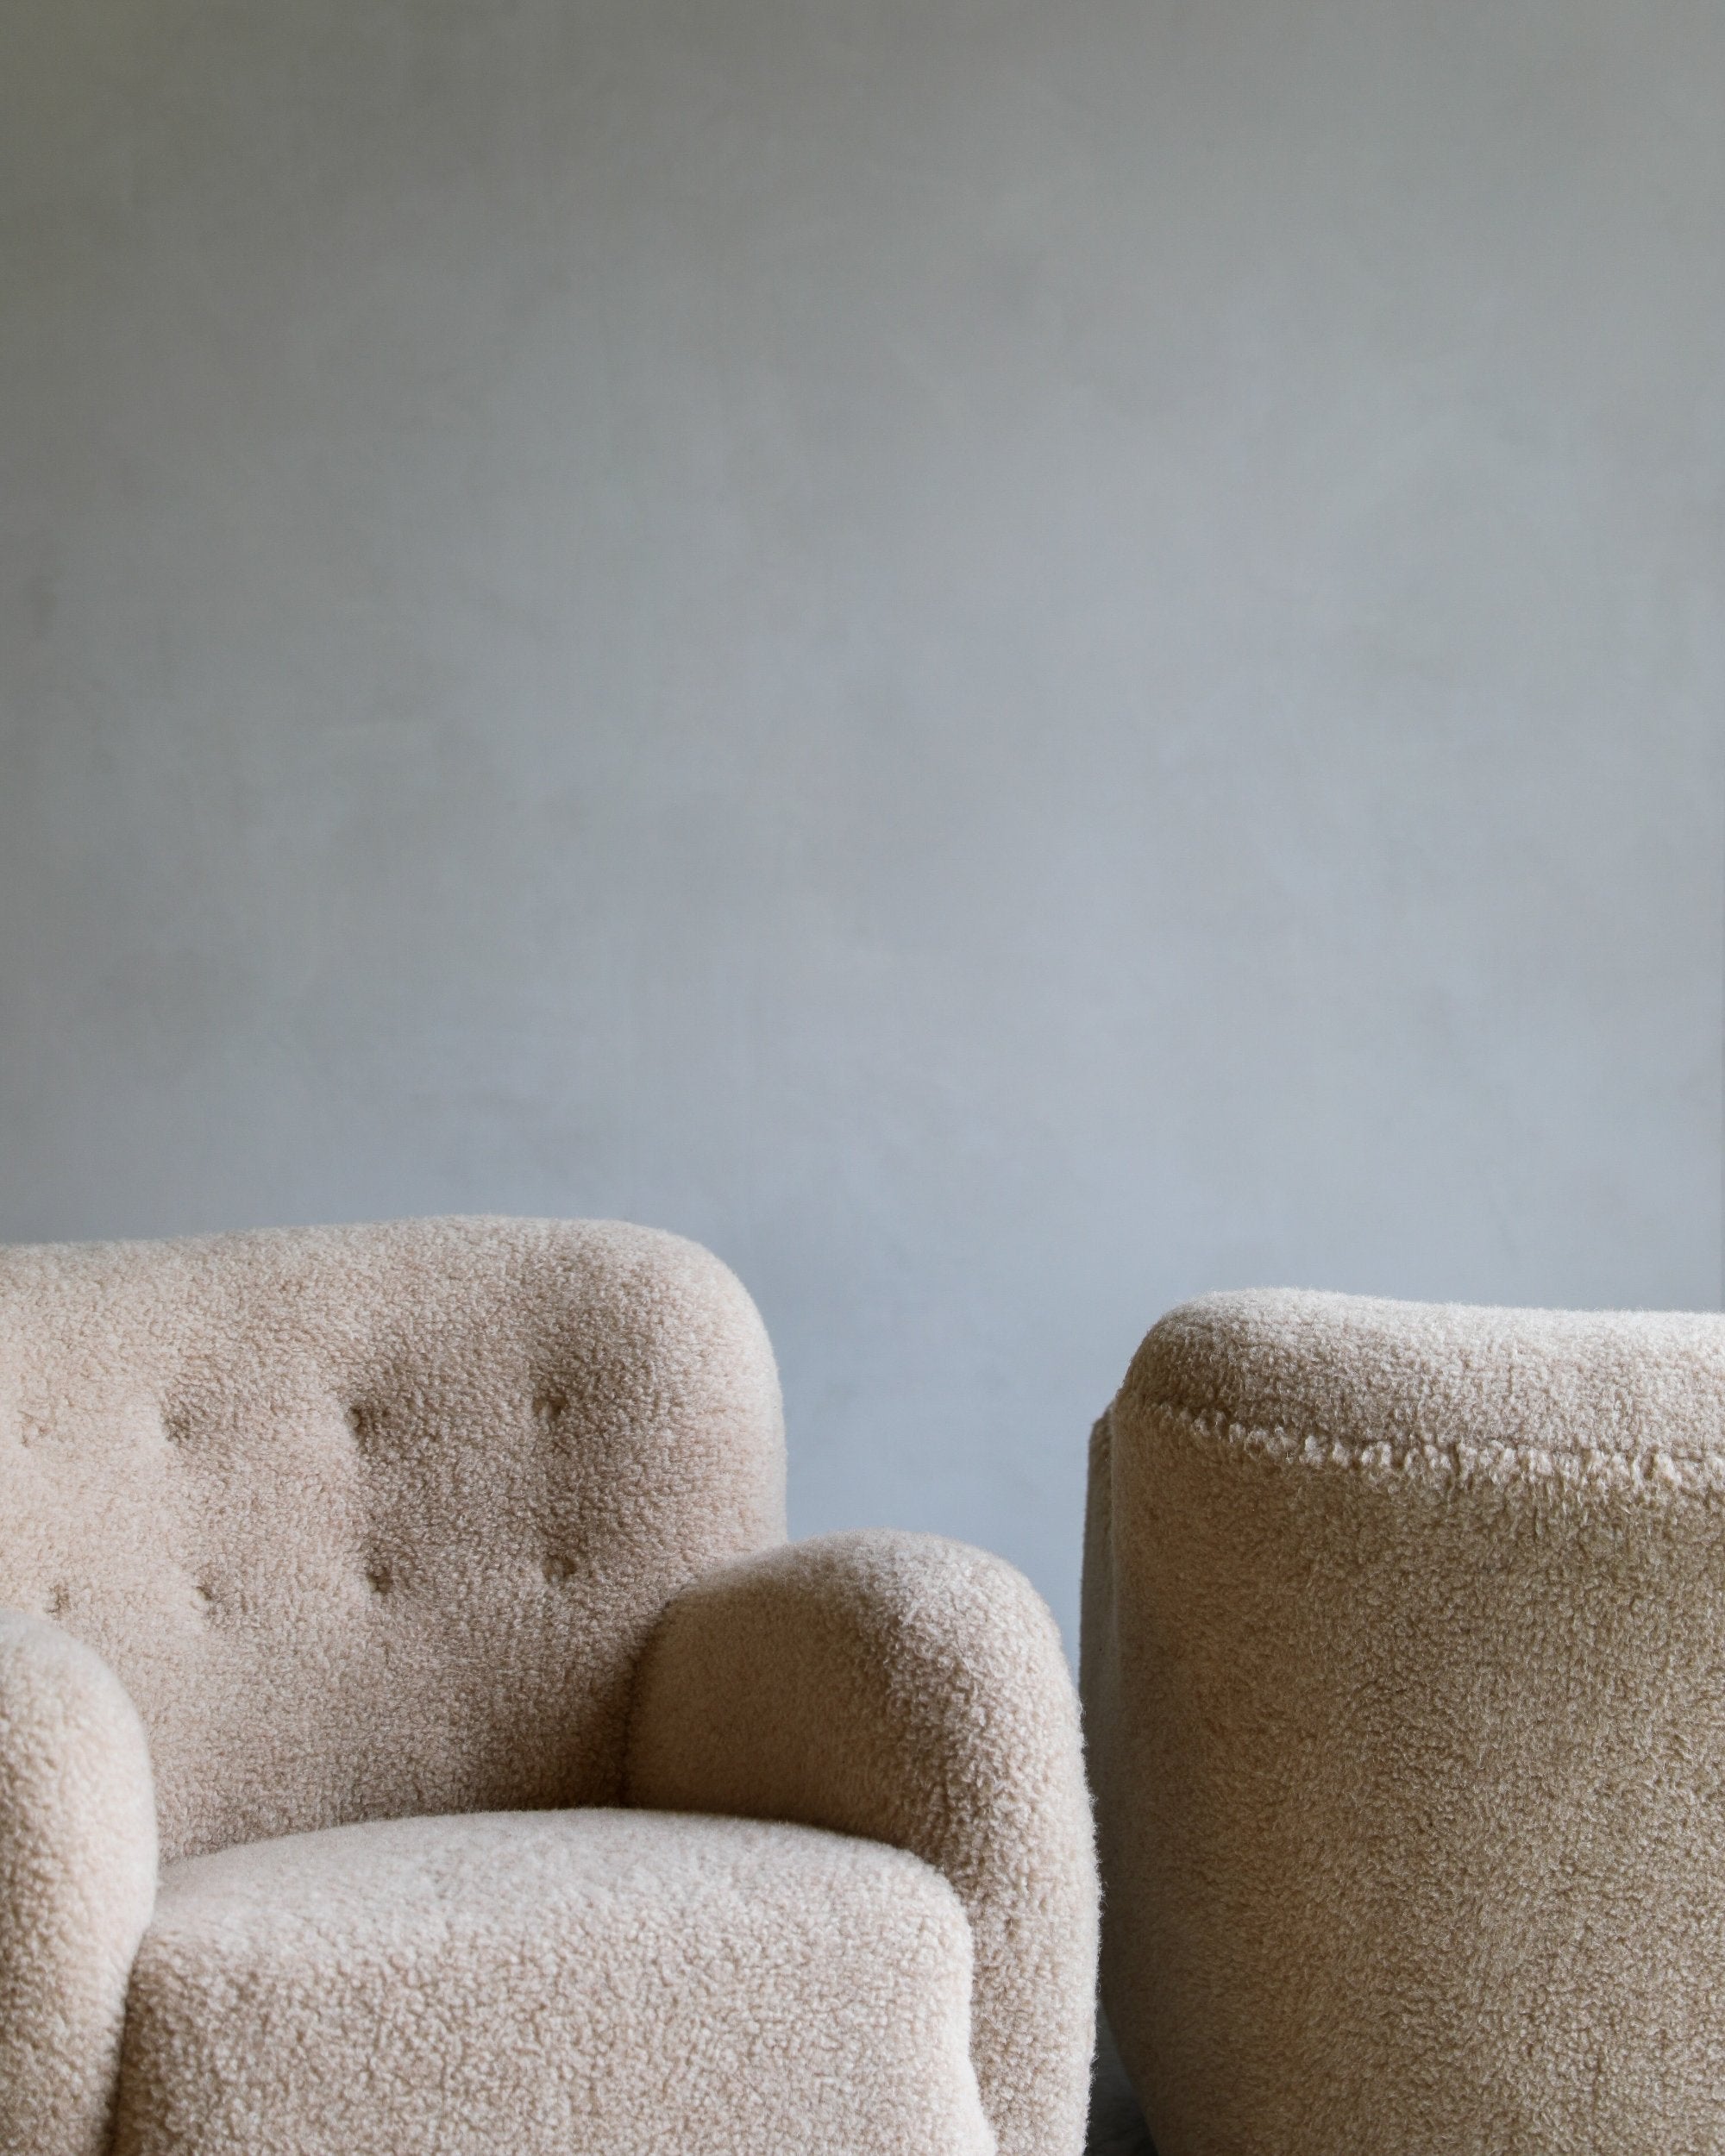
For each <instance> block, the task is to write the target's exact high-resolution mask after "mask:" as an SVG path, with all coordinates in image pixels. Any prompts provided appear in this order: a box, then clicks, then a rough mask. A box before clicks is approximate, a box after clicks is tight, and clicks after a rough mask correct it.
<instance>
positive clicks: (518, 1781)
mask: <svg viewBox="0 0 1725 2156" xmlns="http://www.w3.org/2000/svg"><path fill="white" fill-rule="evenodd" d="M783 1476H784V1460H783V1445H782V1437H781V1423H780V1412H779V1400H778V1388H777V1383H776V1380H775V1374H774V1368H773V1361H772V1357H771V1354H770V1352H769V1351H768V1345H767V1342H766V1339H765V1337H764V1335H763V1333H762V1329H761V1326H760V1322H759V1320H758V1319H757V1318H756V1314H755V1311H754V1309H753V1307H752V1306H751V1305H750V1301H749V1300H748V1298H747V1296H746V1295H745V1294H743V1291H742V1289H741V1288H739V1287H738V1286H737V1282H735V1281H734V1280H733V1279H732V1278H731V1275H729V1274H728V1273H727V1272H726V1271H725V1270H724V1268H723V1267H722V1266H721V1265H719V1264H718V1262H717V1261H716V1260H714V1259H713V1258H712V1257H708V1256H707V1255H706V1253H705V1252H704V1251H702V1250H698V1249H696V1248H695V1247H694V1246H693V1245H692V1244H687V1243H684V1242H681V1241H679V1240H677V1239H675V1238H671V1237H668V1236H662V1235H656V1234H651V1233H649V1232H645V1231H643V1230H639V1229H634V1228H628V1227H622V1226H618V1225H594V1224H580V1223H575V1224H570V1223H555V1222H521V1221H503V1220H449V1221H442V1222H417V1223H404V1224H401V1225H394V1226H386V1227H378V1228H348V1229H335V1230H324V1231H294V1232H282V1233H273V1234H260V1235H254V1236H237V1237H228V1238H215V1239H210V1240H201V1241H188V1242H179V1243H170V1244H107V1245H89V1246H66V1247H60V1248H42V1249H26V1250H11V1251H8V1252H5V1253H3V1254H0V1611H3V1612H4V1613H5V1614H0V2156H104V2152H108V2151H110V2150H112V2151H113V2152H114V2156H170V2152H171V2153H172V2156H358V2153H360V2152H363V2156H497V2153H498V2152H499V2151H502V2150H507V2151H508V2152H509V2153H510V2156H553V2153H554V2152H555V2156H574V2153H575V2152H590V2153H591V2156H632V2153H636V2152H638V2153H639V2156H646V2153H647V2152H649V2151H651V2152H662V2151H665V2150H669V2149H690V2150H693V2149H697V2148H699V2149H700V2150H702V2151H703V2152H708V2153H709V2156H745V2152H746V2156H772V2153H773V2152H779V2151H783V2152H786V2156H790V2153H791V2152H795V2156H807V2152H812V2151H832V2152H835V2153H837V2152H840V2151H842V2152H844V2156H875V2152H878V2156H988V2152H999V2156H1076V2151H1077V2149H1078V2148H1079V2147H1080V2145H1081V2142H1082V2117H1083V2105H1084V2090H1085V2075H1086V2068H1087V2065H1088V2058H1089V2050H1090V2028H1091V1991H1092V1982H1093V1974H1094V1952H1095V1877H1094V1869H1093V1862H1092V1856H1091V1849H1090V1841H1089V1823H1088V1808H1087V1802H1086V1798H1085V1793H1084V1787H1083V1780H1082V1770H1081V1764H1080V1758H1079V1748H1078V1734H1077V1727H1076V1708H1075V1703H1074V1702H1073V1698H1072V1695H1071V1688H1070V1684H1069V1679H1068V1677H1067V1674H1066V1670H1065V1666H1064V1663H1063V1658H1062V1655H1061V1651H1060V1645H1059V1641H1058V1639H1057V1635H1056V1633H1055V1630H1054V1627H1053V1625H1052V1624H1051V1620H1049V1618H1048V1616H1047V1614H1046V1613H1045V1611H1044V1609H1043V1608H1042V1606H1041V1604H1040V1603H1039V1602H1038V1600H1037V1598H1036V1596H1035V1595H1033V1594H1032V1592H1031V1590H1030V1589H1029V1588H1028V1587H1027V1586H1026V1583H1025V1582H1024V1581H1023V1580H1022V1579H1020V1578H1019V1576H1018V1575H1017V1574H1016V1573H1014V1572H1013V1570H1011V1569H1010V1568H1009V1567H1007V1565H1005V1564H1001V1563H1000V1562H999V1561H997V1560H996V1559H994V1558H991V1557H985V1556H983V1555H982V1554H981V1553H980V1552H978V1551H973V1550H969V1549H964V1548H962V1547H960V1546H958V1545H954V1544H950V1543H946V1542H942V1541H938V1540H936V1539H932V1538H927V1537H918V1536H910V1535H900V1534H889V1533H861V1534H855V1535H841V1536H836V1537H830V1538H827V1539H823V1540H819V1541H815V1542H812V1543H806V1544H803V1545H794V1546H786V1545H784V1544H783V1532H784V1526H783ZM159 1856H160V1859H162V1860H164V1868H162V1869H161V1870H160V1874H159V1871H158V1858H159Z"/></svg>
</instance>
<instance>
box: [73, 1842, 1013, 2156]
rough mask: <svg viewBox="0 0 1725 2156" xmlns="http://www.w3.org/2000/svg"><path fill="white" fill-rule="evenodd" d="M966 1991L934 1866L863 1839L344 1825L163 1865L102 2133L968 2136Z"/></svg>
mask: <svg viewBox="0 0 1725 2156" xmlns="http://www.w3.org/2000/svg"><path fill="white" fill-rule="evenodd" d="M969 2003H970V1938H969V1927H968V1926H967V1924H966V1923H965V1921H964V1914H963V1909H962V1908H960V1906H959V1903H958V1900H957V1896H956V1895H955V1894H954V1892H953V1890H952V1889H951V1887H950V1885H948V1883H946V1881H945V1880H944V1879H943V1878H942V1877H940V1875H939V1874H938V1872H936V1871H931V1870H930V1868H929V1867H928V1866H927V1865H924V1864H922V1863H920V1862H919V1860H918V1859H917V1858H915V1857H913V1856H908V1855H906V1854H905V1853H904V1852H901V1851H900V1850H896V1849H888V1848H885V1847H883V1846H881V1844H880V1843H878V1842H870V1841H862V1840H858V1839H855V1838H853V1837H851V1836H849V1835H840V1834H825V1833H817V1832H815V1831H813V1830H812V1829H811V1828H808V1827H787V1826H775V1825H753V1824H749V1823H745V1822H743V1821H739V1820H690V1819H681V1818H676V1817H673V1816H668V1815H662V1816H654V1815H652V1814H645V1813H640V1812H624V1811H604V1810H597V1809H594V1810H585V1811H574V1812H541V1813H534V1814H527V1815H525V1816H524V1815H522V1814H495V1813H492V1814H483V1813H482V1814H474V1815H472V1816H469V1817H467V1818H458V1819H435V1820H417V1819H416V1820H396V1821H382V1822H379V1823H377V1824H374V1825H370V1826H363V1827H336V1828H335V1829H333V1830H331V1831H329V1832H328V1833H317V1834H298V1835H293V1836H290V1837H289V1838H287V1839H284V1840H279V1841H267V1842H260V1843H255V1844H254V1845H252V1846H248V1847H245V1848H240V1849H232V1850H226V1851H223V1852H221V1853H220V1854H219V1855H216V1856H209V1857H195V1858H191V1859H190V1860H189V1861H187V1862H186V1863H184V1864H180V1865H174V1866H173V1867H172V1868H171V1869H170V1870H169V1871H168V1872H167V1874H166V1877H165V1879H164V1880H163V1883H162V1890H161V1897H160V1906H159V1908H158V1910H157V1915H156V1920H155V1922H154V1925H153V1926H152V1927H151V1929H150V1933H149V1935H148V1937H147V1939H146V1940H145V1941H144V1945H143V1949H142V1952H141V1954H140V1955H139V1958H138V1964H137V1971H136V1974H135V1977H134V1979H133V1984H132V1996H131V2006H130V2010H129V2015H128V2017H127V2022H126V2051H125V2071H124V2076H123V2078H122V2084H121V2086H122V2104H121V2113H120V2122H119V2131H118V2134H117V2136H116V2142H115V2152H116V2156H182V2153H183V2152H184V2151H186V2150H188V2149H195V2150H197V2151H198V2156H308V2152H312V2151H317V2152H323V2151H329V2152H331V2156H336V2152H342V2153H345V2152H347V2151H348V2150H350V2149H352V2150H354V2151H366V2152H369V2151H372V2150H373V2149H386V2150H389V2151H391V2152H395V2151H401V2152H404V2156H405V2152H409V2151H421V2150H424V2151H431V2150H435V2151H436V2152H438V2156H499V2152H507V2156H569V2152H571V2151H576V2150H591V2151H594V2152H599V2151H602V2152H604V2156H662V2152H667V2151H679V2152H681V2151H683V2150H687V2151H690V2152H699V2156H806V2152H808V2151H810V2150H831V2151H833V2152H835V2153H837V2152H840V2151H842V2152H844V2156H899V2153H900V2152H901V2151H906V2150H911V2149H922V2148H929V2149H938V2150H940V2151H943V2152H946V2151H950V2152H951V2156H988V2153H989V2152H990V2151H992V2149H993V2147H994V2141H993V2138H992V2136H991V2135H990V2134H989V2131H988V2122H987V2121H986V2119H985V2118H984V2117H983V2115H982V2105H981V2103H980V2102H979V2101H978V2098H977V2093H976V2080H975V2074H974V2073H973V2072H972V2071H971V2068H970V2062H969V2057H968V2055H967V2052H966V2039H967V2036H968V2034H969V2021H970V2013H969ZM356 2089H357V2090H363V2092H364V2094H363V2127H362V2128H361V2130H360V2131H358V2132H356V2131H355V2127H354V2091H355V2090H356Z"/></svg>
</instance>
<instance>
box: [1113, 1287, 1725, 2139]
mask: <svg viewBox="0 0 1725 2156" xmlns="http://www.w3.org/2000/svg"><path fill="white" fill-rule="evenodd" d="M1722 1589H1725V1319H1721V1318H1719V1317H1716V1316H1704V1317H1703V1316H1681V1315H1662V1314H1651V1313H1647V1314H1644V1313H1609V1314H1578V1313H1562V1312H1550V1311H1517V1310H1493V1309H1474V1308H1467V1307H1456V1306H1425V1305H1408V1304H1397V1303H1391V1302H1383V1301H1376V1300H1362V1299H1358V1298H1352V1297H1346V1296H1335V1295H1318V1294H1291V1293H1264V1294H1237V1295H1217V1296H1209V1297H1206V1298H1204V1299H1202V1300H1199V1301H1197V1302H1195V1303H1191V1304H1189V1305H1187V1306H1185V1307H1183V1308H1182V1309H1180V1310H1177V1311H1176V1312H1175V1313H1173V1314H1172V1315H1171V1316H1170V1317H1169V1318H1166V1319H1164V1320H1163V1322H1162V1323H1161V1324H1160V1325H1158V1326H1157V1327H1156V1328H1155V1329H1154V1331H1152V1332H1151V1334H1150V1336H1149V1338H1147V1339H1146V1341H1145V1344H1144V1346H1143V1348H1142V1349H1141V1350H1140V1351H1139V1353H1138V1357H1137V1358H1136V1359H1135V1361H1134V1362H1133V1364H1132V1369H1131V1371H1130V1372H1129V1374H1128V1376H1127V1377H1126V1382H1125V1384H1124V1386H1123V1387H1122V1388H1121V1390H1120V1395H1118V1397H1117V1398H1116V1399H1115V1401H1114V1402H1113V1406H1112V1407H1111V1408H1110V1409H1109V1411H1108V1412H1107V1414H1106V1415H1105V1416H1104V1417H1103V1418H1102V1420H1101V1423H1100V1424H1099V1425H1098V1426H1097V1430H1096V1432H1095V1438H1094V1440H1093V1450H1092V1459H1091V1478H1090V1504H1089V1518H1088V1539H1087V1550H1086V1557H1085V1601H1084V1618H1083V1652H1082V1664H1083V1689H1084V1694H1085V1706H1086V1714H1087V1720H1088V1729H1089V1733H1090V1747H1091V1764H1092V1772H1093V1776H1094V1778H1095V1785H1096V1790H1097V1803H1098V1814H1099V1831H1100V1838H1101V1855H1102V1869H1103V1877H1104V1881H1105V1884H1106V1890H1107V1902H1106V1921H1105V1925H1104V1940H1103V1950H1102V1965H1103V1997H1104V2001H1105V2003H1106V2005H1107V2013H1108V2018H1109V2020H1110V2021H1111V2022H1112V2024H1113V2028H1114V2031H1115V2034H1116V2035H1117V2037H1118V2039H1119V2042H1120V2051H1121V2053H1122V2056H1123V2057H1124V2059H1125V2060H1126V2065H1127V2066H1128V2068H1129V2069H1130V2070H1131V2072H1132V2077H1133V2079H1134V2081H1135V2083H1136V2084H1137V2087H1138V2092H1139V2095H1140V2096H1141V2097H1142V2099H1143V2101H1144V2104H1145V2113H1146V2115H1147V2117H1148V2120H1149V2122H1150V2126H1151V2131H1152V2133H1153V2134H1154V2136H1155V2140H1156V2144H1157V2148H1158V2150H1159V2151H1160V2152H1161V2156H1212V2153H1214V2156H1222V2152H1225V2151H1226V2152H1240V2151H1253V2152H1256V2151H1270V2150H1274V2151H1276V2152H1277V2156H1336V2152H1339V2151H1342V2150H1354V2149H1365V2148H1371V2149H1386V2150H1389V2149H1393V2150H1405V2151H1408V2152H1415V2151H1426V2150H1440V2149H1441V2150H1443V2151H1445V2152H1446V2153H1448V2156H1485V2153H1486V2152H1492V2153H1493V2156H1497V2153H1499V2152H1502V2153H1504V2156H1508V2153H1509V2152H1515V2156H1559V2152H1562V2156H1575V2153H1576V2152H1579V2151H1584V2150H1585V2151H1591V2150H1605V2149H1609V2150H1611V2151H1613V2152H1614V2156H1654V2153H1655V2152H1657V2153H1658V2156H1703V2152H1714V2153H1716V2152H1717V2151H1718V2150H1719V2149H1721V2148H1722V2147H1725V2053H1722V2036H1721V2008H1720V2002H1721V2000H1722V1998H1725V1591H1722Z"/></svg>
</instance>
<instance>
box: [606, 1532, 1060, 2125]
mask: <svg viewBox="0 0 1725 2156" xmlns="http://www.w3.org/2000/svg"><path fill="white" fill-rule="evenodd" d="M628 1789H629V1794H630V1801H631V1802H636V1803H638V1804H645V1805H651V1806H654V1807H655V1808H660V1809H665V1810H677V1811H700V1812H720V1813H727V1814H741V1815H743V1816H747V1817H751V1818H756V1819H776V1820H786V1821H795V1822H799V1823H801V1824H804V1825H807V1826H813V1827H830V1828H832V1829H835V1830H836V1831H837V1832H840V1833H850V1834H858V1835H863V1836H867V1837H869V1838H870V1839H875V1840H877V1841H885V1842H890V1843H892V1844H894V1845H895V1846H897V1847H899V1848H901V1849H906V1850H909V1851H911V1852H913V1854H915V1855H917V1856H919V1857H921V1858H923V1859H924V1860H925V1862H926V1863H928V1864H930V1865H933V1866H935V1867H936V1868H937V1869H938V1871H941V1872H943V1873H944V1875H945V1877H946V1878H947V1879H948V1880H949V1881H950V1883H951V1885H952V1886H953V1888H954V1889H955V1890H956V1891H957V1895H958V1897H959V1899H960V1901H961V1902H963V1906H964V1908H965V1911H966V1913H967V1915H969V1920H970V1927H971V1934H972V1940H973V1942H974V1948H975V1976H974V1980H973V1987H974V1988H973V1994H972V2016H971V2057H972V2059H973V2062H974V2064H975V2069H976V2078H977V2084H978V2086H979V2089H980V2090H981V2094H982V2103H983V2108H984V2109H985V2111H986V2112H987V2114H988V2118H989V2121H990V2122H991V2124H992V2125H993V2127H994V2133H995V2136H996V2139H997V2141H998V2144H999V2147H1000V2152H1001V2156H1076V2152H1077V2151H1078V2150H1079V2149H1080V2148H1081V2147H1082V2143H1083V2137H1084V2109H1085V2098H1086V2091H1087V2086H1088V2070H1089V2064H1090V2051H1091V2044H1092V2040H1093V2035H1094V2012H1095V2008H1094V1998H1095V1964H1096V1876H1095V1852H1094V1848H1093V1844H1092V1837H1091V1827H1090V1809H1089V1800H1088V1796H1087V1793H1086V1790H1085V1786H1084V1774H1083V1763H1082V1752H1081V1746H1080V1739H1079V1733H1078V1716H1077V1708H1076V1699H1075V1696H1074V1692H1073V1687H1072V1683H1071V1679H1070V1677H1069V1674H1068V1670H1067V1667H1066V1662H1065V1658H1064V1657H1063V1654H1062V1651H1061V1646H1060V1639H1059V1634H1058V1633H1057V1630H1056V1628H1055V1626H1054V1622H1053V1620H1052V1619H1051V1617H1050V1616H1049V1614H1048V1612H1047V1610H1046V1609H1045V1608H1044V1606H1043V1604H1042V1602H1041V1601H1040V1600H1039V1599H1038V1596H1037V1595H1036V1594H1035V1592H1034V1591H1033V1590H1032V1588H1031V1586H1030V1584H1029V1583H1028V1582H1027V1581H1026V1580H1025V1579H1024V1578H1023V1577H1022V1576H1020V1575H1019V1573H1017V1572H1015V1571H1014V1570H1013V1568H1012V1567H1011V1566H1010V1565H1008V1564H1003V1563H1002V1562H1001V1561H1000V1559H999V1558H997V1557H988V1556H986V1555H984V1554H983V1552H982V1551H978V1550H971V1549H967V1548H965V1547H963V1546H962V1545H959V1544H957V1543H951V1542H944V1541H942V1540H939V1539H937V1538H935V1537H933V1536H930V1535H910V1534H893V1533H885V1532H865V1533H857V1534H844V1535H830V1536H825V1537H823V1538H820V1539H817V1540H814V1541H810V1542H803V1543H797V1544H793V1545H789V1546H787V1547H786V1548H782V1549H780V1550H775V1551H772V1552H770V1553H769V1554H768V1555H767V1556H764V1557H755V1558H750V1559H749V1560H747V1561H745V1562H744V1563H743V1564H736V1565H732V1566H729V1567H727V1568H725V1569H724V1570H722V1571H719V1572H716V1573H712V1574H710V1575H708V1576H706V1578H704V1579H702V1580H699V1581H698V1582H697V1583H695V1584H694V1585H693V1586H692V1587H691V1588H689V1589H687V1590H686V1591H685V1592H684V1593H683V1594H682V1595H680V1596H679V1597H678V1598H677V1600H676V1601H674V1603H673V1604H672V1605H671V1607H670V1608H669V1609H668V1611H667V1613H666V1614H665V1616H664V1618H663V1619H662V1621H661V1623H660V1625H659V1627H658V1629H657V1632H656V1633H655V1636H654V1638H653V1639H652V1641H651V1643H650V1645H649V1649H648V1651H647V1654H646V1657H645V1659H644V1661H643V1665H642V1668H641V1670H640V1673H639V1676H638V1678H637V1688H636V1695H635V1703H634V1709H633V1719H632V1724H631V1729H630V1753H629V1770H628Z"/></svg>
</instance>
